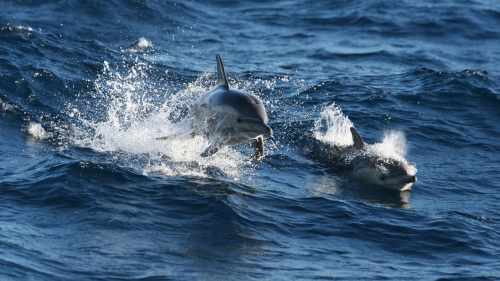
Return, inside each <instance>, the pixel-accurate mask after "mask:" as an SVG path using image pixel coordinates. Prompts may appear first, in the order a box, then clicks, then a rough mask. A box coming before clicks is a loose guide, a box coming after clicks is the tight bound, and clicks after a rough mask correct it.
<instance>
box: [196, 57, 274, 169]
mask: <svg viewBox="0 0 500 281" xmlns="http://www.w3.org/2000/svg"><path fill="white" fill-rule="evenodd" d="M215 57H216V59H217V84H216V85H215V87H214V88H213V89H212V90H210V91H209V92H207V93H205V94H204V95H203V96H202V97H201V98H200V99H199V100H198V101H197V102H196V103H195V105H194V106H193V108H192V114H193V117H194V120H193V125H194V128H195V132H196V133H200V134H204V135H205V136H206V137H207V138H208V139H209V140H210V146H209V147H208V148H207V149H206V150H205V151H204V152H203V153H202V154H201V156H202V157H207V156H210V155H212V154H214V153H216V152H217V151H219V149H220V148H221V147H222V146H224V145H239V144H242V143H245V142H248V141H250V140H253V146H254V151H255V159H256V162H257V164H259V163H260V162H261V161H262V158H263V157H264V139H263V137H262V135H271V136H272V135H273V130H272V129H271V128H270V127H269V126H268V125H267V123H268V122H269V118H268V117H267V113H266V109H265V108H264V104H263V103H262V101H261V100H260V99H259V98H257V97H256V96H254V95H252V94H249V93H246V92H243V91H240V90H237V89H233V88H231V87H229V83H228V82H227V77H226V71H225V70H224V65H223V64H222V60H221V58H220V56H219V55H218V54H216V56H215Z"/></svg>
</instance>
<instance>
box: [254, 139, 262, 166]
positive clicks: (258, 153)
mask: <svg viewBox="0 0 500 281" xmlns="http://www.w3.org/2000/svg"><path fill="white" fill-rule="evenodd" d="M253 149H254V151H255V162H257V164H260V163H261V162H262V158H264V138H263V137H262V136H258V137H257V138H256V139H254V140H253Z"/></svg>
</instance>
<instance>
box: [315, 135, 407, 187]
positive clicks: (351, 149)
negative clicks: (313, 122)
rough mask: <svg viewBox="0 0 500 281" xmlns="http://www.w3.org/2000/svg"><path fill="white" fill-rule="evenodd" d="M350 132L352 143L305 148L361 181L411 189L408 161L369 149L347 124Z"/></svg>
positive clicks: (321, 159) (318, 144) (317, 144)
mask: <svg viewBox="0 0 500 281" xmlns="http://www.w3.org/2000/svg"><path fill="white" fill-rule="evenodd" d="M350 131H351V135H352V140H353V145H351V146H335V145H331V144H327V143H323V142H321V143H316V144H315V145H312V146H309V147H307V148H306V149H305V151H306V152H307V153H308V154H309V155H310V156H312V157H313V158H315V159H318V160H320V161H321V162H324V163H327V164H330V165H332V166H333V167H335V168H338V169H339V170H341V171H348V172H349V173H350V174H351V175H352V176H353V177H355V178H357V179H359V180H361V181H364V182H368V183H370V184H374V185H378V186H381V187H385V188H389V189H395V190H399V191H403V190H409V189H411V186H412V184H413V183H414V182H416V181H417V177H416V176H415V175H412V174H411V172H410V170H409V169H408V166H409V165H410V164H409V161H408V160H406V159H404V158H401V159H395V158H389V157H385V156H382V155H377V154H376V153H374V152H373V151H370V150H369V145H368V144H367V143H365V142H364V141H363V138H362V137H361V135H360V134H359V132H358V131H357V130H356V129H355V128H354V127H350ZM318 142H319V141H318Z"/></svg>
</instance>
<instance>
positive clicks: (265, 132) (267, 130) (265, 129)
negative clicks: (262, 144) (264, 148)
mask: <svg viewBox="0 0 500 281" xmlns="http://www.w3.org/2000/svg"><path fill="white" fill-rule="evenodd" d="M254 124H255V127H257V128H259V130H260V131H261V132H262V134H263V135H270V136H272V135H273V129H271V127H269V126H267V124H264V123H254Z"/></svg>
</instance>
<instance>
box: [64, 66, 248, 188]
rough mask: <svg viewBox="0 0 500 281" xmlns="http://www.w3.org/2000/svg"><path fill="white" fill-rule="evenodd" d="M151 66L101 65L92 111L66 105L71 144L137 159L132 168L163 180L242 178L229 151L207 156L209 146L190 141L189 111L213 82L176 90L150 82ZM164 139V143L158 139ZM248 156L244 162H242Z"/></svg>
mask: <svg viewBox="0 0 500 281" xmlns="http://www.w3.org/2000/svg"><path fill="white" fill-rule="evenodd" d="M150 68H151V67H150V66H147V65H145V64H143V63H136V64H133V65H132V66H129V67H127V68H126V71H125V72H124V71H123V70H122V71H121V72H120V71H117V70H116V68H113V67H112V66H111V63H107V62H105V65H104V69H103V74H102V75H101V76H100V77H99V78H98V79H97V80H96V81H95V83H94V89H95V90H94V91H93V92H92V93H89V95H90V96H91V98H92V101H91V102H87V103H86V104H87V106H88V104H91V107H92V109H90V110H88V109H86V110H84V109H83V108H82V106H81V105H80V106H78V105H77V104H69V105H68V112H70V116H73V118H74V125H73V126H74V127H75V132H76V133H75V135H74V138H73V139H74V143H75V144H77V145H79V146H84V147H90V148H92V149H94V150H96V151H101V152H110V153H114V154H115V155H116V152H119V154H126V155H142V156H143V158H144V159H145V160H144V161H143V162H142V163H140V164H135V165H136V167H135V168H137V169H140V171H141V172H142V173H143V174H148V173H161V174H164V175H168V176H175V175H183V176H204V177H206V176H210V175H213V174H214V172H213V171H214V169H215V170H217V171H219V172H217V174H222V175H224V176H229V177H232V178H239V177H241V166H242V165H245V164H247V163H249V160H250V157H244V156H243V155H242V154H241V153H238V152H237V151H236V150H235V149H234V148H231V147H224V148H223V149H222V150H221V151H220V152H218V153H216V154H215V155H212V156H211V157H207V158H202V157H200V154H201V153H202V152H203V151H204V150H205V149H206V148H207V147H208V146H209V142H208V141H207V140H206V139H204V138H202V137H200V136H198V137H192V136H191V135H190V132H191V131H192V127H191V125H190V124H191V122H190V119H189V118H190V117H189V114H188V113H189V108H190V107H191V106H192V105H193V103H194V102H195V100H196V99H197V98H198V97H199V96H201V95H202V94H203V93H205V92H206V91H208V90H209V89H210V88H211V86H212V84H213V83H214V81H215V80H214V79H213V77H211V76H210V75H209V74H205V75H202V76H201V77H199V78H198V79H196V80H195V81H192V82H188V83H185V84H184V85H183V86H184V89H182V90H180V91H177V90H176V86H177V85H172V83H173V82H169V79H168V78H163V79H160V81H158V79H153V77H151V76H150V74H148V73H150V70H151V69H150ZM162 137H167V138H166V139H164V140H158V139H157V138H162ZM246 158H248V161H245V159H246Z"/></svg>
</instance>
